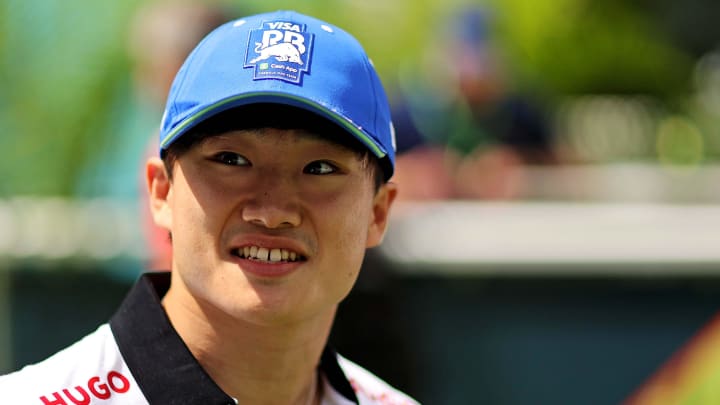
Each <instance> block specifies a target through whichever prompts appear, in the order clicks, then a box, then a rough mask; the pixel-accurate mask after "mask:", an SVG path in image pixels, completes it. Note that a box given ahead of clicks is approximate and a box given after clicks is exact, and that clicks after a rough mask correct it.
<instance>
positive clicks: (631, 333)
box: [0, 0, 720, 405]
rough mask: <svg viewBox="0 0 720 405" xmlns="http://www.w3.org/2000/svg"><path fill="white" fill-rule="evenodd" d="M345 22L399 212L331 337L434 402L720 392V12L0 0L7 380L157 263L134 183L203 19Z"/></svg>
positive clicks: (0, 362) (82, 329)
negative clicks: (307, 17) (366, 64)
mask: <svg viewBox="0 0 720 405" xmlns="http://www.w3.org/2000/svg"><path fill="white" fill-rule="evenodd" d="M281 8H293V9H297V10H298V11H301V12H305V13H308V14H311V15H315V16H317V17H320V18H322V19H325V20H327V21H330V22H332V23H334V24H336V25H339V26H341V27H343V28H345V29H346V30H347V31H349V32H351V33H352V34H354V35H355V36H356V37H357V38H358V39H359V40H360V42H361V43H363V44H364V45H365V48H366V50H367V51H368V53H369V55H370V56H371V58H372V59H373V61H374V64H375V66H376V67H377V69H378V70H379V72H380V74H381V77H382V79H383V82H384V84H385V86H386V88H387V90H388V93H389V94H388V95H389V97H390V99H391V104H392V106H393V114H394V116H393V120H394V122H395V126H396V130H397V137H398V158H397V172H396V176H395V182H397V183H398V184H399V186H400V189H401V192H400V200H401V201H400V204H399V205H398V206H397V209H396V210H395V211H394V213H393V218H392V225H391V229H390V232H389V234H388V235H387V238H386V241H385V244H384V245H383V246H382V247H380V248H377V249H374V250H372V251H370V252H369V253H368V257H367V260H366V263H365V268H364V270H363V273H362V275H361V278H360V280H359V282H358V285H357V288H356V289H355V290H354V291H353V292H352V293H351V295H350V297H349V298H348V300H346V301H345V302H344V303H343V304H342V305H341V309H340V313H339V315H338V319H337V322H336V325H335V328H334V331H333V335H332V337H331V340H332V343H333V344H334V345H335V346H336V347H338V349H339V351H340V352H342V353H344V354H345V355H346V356H347V357H349V358H351V359H353V360H355V361H357V362H359V363H360V364H363V365H365V366H366V367H368V368H370V369H371V370H373V371H375V372H376V373H377V374H378V375H380V376H381V377H383V378H385V379H386V380H388V381H389V382H391V383H392V384H394V385H396V386H398V387H399V388H401V389H403V390H406V391H407V392H409V393H411V394H412V395H413V396H415V397H416V398H417V399H418V400H420V401H421V402H423V403H426V404H471V403H488V404H530V403H532V404H580V403H582V404H620V403H623V404H633V405H634V404H715V403H720V388H718V387H719V385H718V384H716V383H715V381H716V380H717V377H718V376H720V343H718V342H720V318H718V317H717V311H718V309H720V249H718V247H717V246H718V243H717V242H718V241H719V239H718V235H720V231H719V229H720V205H718V202H719V201H720V166H719V165H718V163H719V162H720V24H717V18H718V16H720V3H718V2H716V1H713V0H687V1H684V2H677V1H669V0H654V1H649V0H631V1H630V0H603V1H598V0H544V1H539V2H529V1H521V0H485V1H482V0H476V1H461V0H442V1H441V0H413V1H411V0H395V1H377V0H364V1H360V0H313V1H310V0H305V1H294V2H286V1H285V2H283V1H274V0H264V1H259V0H254V1H250V0H246V1H242V2H241V1H229V0H228V1H216V2H210V1H203V2H191V1H184V2H181V1H162V2H161V1H156V2H151V1H139V0H126V1H122V2H93V1H89V0H63V1H57V0H42V1H40V0H22V1H21V0H0V175H1V177H0V178H1V179H2V180H0V373H4V372H9V371H12V370H15V369H17V368H19V367H21V366H23V365H25V364H28V363H31V362H36V361H39V360H41V359H43V358H45V357H46V356H48V355H49V354H51V353H53V352H55V351H56V350H58V349H60V348H62V347H64V346H66V345H68V344H69V343H71V342H73V341H75V340H77V339H78V338H79V337H81V336H83V335H85V334H87V333H89V332H90V331H92V330H94V328H95V327H96V326H97V325H98V324H99V323H102V322H104V321H105V320H107V318H108V317H109V316H110V315H111V314H112V312H113V311H114V309H115V307H116V306H117V305H118V304H119V301H120V300H121V299H122V297H123V296H124V294H125V293H126V291H127V289H128V288H129V286H130V285H131V284H132V283H133V281H134V280H135V278H136V277H137V276H138V275H139V274H140V273H141V272H142V271H143V270H145V269H160V268H167V266H168V258H167V252H168V247H167V242H166V236H165V235H164V234H163V233H161V232H158V231H157V230H156V229H154V228H153V227H152V225H151V224H150V222H149V220H148V218H147V212H146V208H145V200H144V198H145V196H144V191H143V187H144V185H143V184H142V181H141V168H142V163H143V161H144V158H145V157H147V156H148V155H150V154H152V153H155V150H156V146H157V145H156V143H157V142H156V131H157V127H158V125H159V122H160V117H161V115H162V108H163V103H164V101H165V95H166V94H167V90H168V87H169V84H170V82H171V80H172V77H173V76H174V74H175V71H176V70H177V69H178V67H179V65H180V64H181V62H182V60H183V58H184V57H185V56H186V55H187V53H188V52H189V51H190V49H191V48H192V47H193V46H194V44H195V43H196V42H197V41H198V40H199V38H201V37H202V36H203V35H204V34H205V33H207V32H208V31H209V29H210V27H213V26H216V25H218V24H219V23H220V22H223V21H227V20H230V19H232V18H235V17H239V16H242V15H244V14H251V13H256V12H262V11H271V10H276V9H281Z"/></svg>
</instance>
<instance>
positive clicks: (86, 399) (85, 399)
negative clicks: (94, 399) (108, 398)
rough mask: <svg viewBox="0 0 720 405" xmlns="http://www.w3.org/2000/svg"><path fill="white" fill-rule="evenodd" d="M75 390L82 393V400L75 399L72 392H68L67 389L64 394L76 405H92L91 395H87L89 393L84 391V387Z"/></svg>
mask: <svg viewBox="0 0 720 405" xmlns="http://www.w3.org/2000/svg"><path fill="white" fill-rule="evenodd" d="M75 390H76V391H77V392H79V393H80V395H81V396H82V398H80V399H77V398H75V397H74V396H73V395H72V394H71V393H70V391H68V390H67V389H64V390H63V393H64V394H65V396H66V397H67V398H68V399H69V400H70V401H72V403H73V404H75V405H89V404H90V395H89V394H88V393H87V391H85V390H84V389H83V387H75Z"/></svg>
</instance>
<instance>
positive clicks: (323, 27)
mask: <svg viewBox="0 0 720 405" xmlns="http://www.w3.org/2000/svg"><path fill="white" fill-rule="evenodd" d="M320 28H322V29H323V30H325V31H327V32H333V29H332V28H330V27H329V26H327V25H325V24H323V25H321V26H320Z"/></svg>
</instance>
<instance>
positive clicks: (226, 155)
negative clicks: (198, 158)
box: [213, 152, 250, 166]
mask: <svg viewBox="0 0 720 405" xmlns="http://www.w3.org/2000/svg"><path fill="white" fill-rule="evenodd" d="M213 160H215V161H216V162H220V163H222V164H225V165H231V166H249V165H250V161H248V160H247V159H245V157H244V156H242V155H238V154H237V153H233V152H219V153H216V154H215V155H214V156H213Z"/></svg>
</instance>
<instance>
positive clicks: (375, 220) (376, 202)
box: [367, 182, 397, 247]
mask: <svg viewBox="0 0 720 405" xmlns="http://www.w3.org/2000/svg"><path fill="white" fill-rule="evenodd" d="M396 196H397V184H395V183H390V182H388V183H385V184H383V185H381V186H380V189H379V190H378V192H377V193H376V194H375V198H374V199H373V212H372V218H371V221H370V227H369V228H368V238H367V247H375V246H377V245H379V244H380V243H381V242H382V240H383V238H384V237H385V231H386V230H387V225H388V217H389V216H390V208H391V207H392V205H393V202H394V201H395V197H396Z"/></svg>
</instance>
